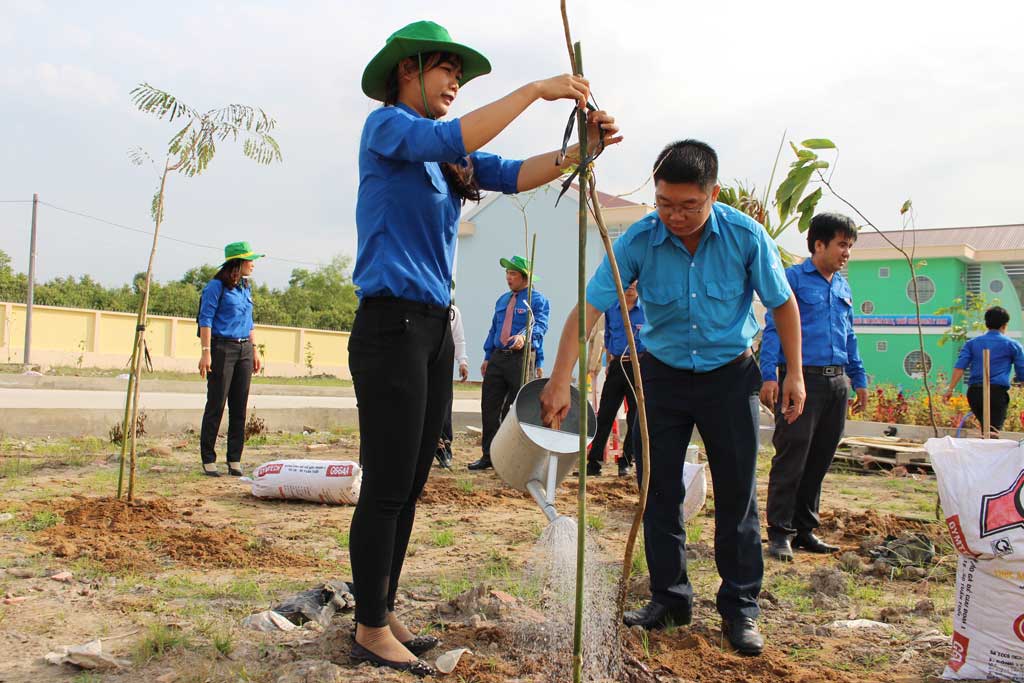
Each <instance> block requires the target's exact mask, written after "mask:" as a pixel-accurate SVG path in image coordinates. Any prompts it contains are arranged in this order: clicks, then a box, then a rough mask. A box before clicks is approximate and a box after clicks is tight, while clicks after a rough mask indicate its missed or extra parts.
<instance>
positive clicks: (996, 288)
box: [988, 280, 1003, 294]
mask: <svg viewBox="0 0 1024 683" xmlns="http://www.w3.org/2000/svg"><path fill="white" fill-rule="evenodd" d="M988 291H990V292H992V293H993V294H998V293H999V292H1001V291H1003V281H1002V280H993V281H992V282H990V283H988Z"/></svg>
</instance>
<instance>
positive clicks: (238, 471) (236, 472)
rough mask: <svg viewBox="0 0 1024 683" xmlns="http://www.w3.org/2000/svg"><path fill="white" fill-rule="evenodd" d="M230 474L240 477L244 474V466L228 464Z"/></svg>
mask: <svg viewBox="0 0 1024 683" xmlns="http://www.w3.org/2000/svg"><path fill="white" fill-rule="evenodd" d="M228 474H230V475H231V476H232V477H240V476H242V468H241V467H234V466H232V465H230V464H229V465H228Z"/></svg>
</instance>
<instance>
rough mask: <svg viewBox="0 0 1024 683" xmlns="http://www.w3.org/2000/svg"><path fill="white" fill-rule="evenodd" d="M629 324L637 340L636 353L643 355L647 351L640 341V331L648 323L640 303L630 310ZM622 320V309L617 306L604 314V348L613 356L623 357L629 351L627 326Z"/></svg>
mask: <svg viewBox="0 0 1024 683" xmlns="http://www.w3.org/2000/svg"><path fill="white" fill-rule="evenodd" d="M629 322H630V324H631V325H632V326H633V337H634V339H635V340H636V352H637V353H643V352H644V351H646V350H647V347H645V346H644V343H643V341H642V340H641V339H640V330H641V329H642V328H643V326H644V324H645V323H646V322H647V318H645V317H644V309H643V308H641V307H640V303H639V302H637V303H635V304H633V308H631V309H629ZM624 323H625V321H624V320H623V319H622V308H621V307H620V306H619V304H615V305H614V306H612V307H611V308H609V309H608V310H607V311H605V312H604V348H605V349H607V351H608V353H610V354H611V355H613V356H621V355H622V354H624V353H626V351H627V350H628V349H629V340H628V339H626V325H625V324H624Z"/></svg>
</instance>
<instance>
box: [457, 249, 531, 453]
mask: <svg viewBox="0 0 1024 683" xmlns="http://www.w3.org/2000/svg"><path fill="white" fill-rule="evenodd" d="M499 263H500V264H501V266H502V267H503V268H504V269H505V283H506V284H507V285H508V289H509V291H507V292H505V293H504V294H502V295H501V296H499V297H498V301H497V302H496V303H495V305H494V316H493V317H492V318H491V329H490V330H489V331H488V332H487V338H486V339H485V340H484V362H483V365H481V366H480V374H481V375H483V377H484V384H483V387H482V389H481V394H480V415H481V419H482V421H483V454H482V455H481V456H480V459H479V460H475V461H474V462H471V463H469V465H468V467H469V469H471V470H486V469H489V468H490V467H491V441H493V440H494V435H495V434H497V433H498V427H499V426H500V425H501V421H502V420H504V419H505V415H506V414H507V413H508V409H509V407H510V406H511V405H512V402H513V401H514V400H515V398H516V394H518V393H519V387H520V386H521V385H522V380H523V363H527V364H528V363H529V360H530V359H529V356H528V354H527V351H530V352H532V353H534V354H535V359H536V367H537V376H538V377H539V376H540V372H541V370H540V368H541V366H542V364H543V362H544V355H543V352H542V351H541V349H543V347H544V334H545V333H546V332H547V331H548V314H549V312H550V310H551V304H550V303H548V299H547V297H546V296H544V295H543V294H541V293H540V292H538V291H537V289H536V288H534V289H533V290H532V292H531V294H530V301H529V302H527V300H526V298H527V291H529V285H530V278H531V277H532V264H531V263H530V262H529V261H528V260H526V259H524V258H523V257H522V256H513V257H512V258H511V259H504V258H503V259H501V260H500V261H499ZM534 282H536V278H534ZM531 315H532V317H533V326H532V328H531V327H529V325H530V316H531ZM527 336H529V337H530V339H529V349H527Z"/></svg>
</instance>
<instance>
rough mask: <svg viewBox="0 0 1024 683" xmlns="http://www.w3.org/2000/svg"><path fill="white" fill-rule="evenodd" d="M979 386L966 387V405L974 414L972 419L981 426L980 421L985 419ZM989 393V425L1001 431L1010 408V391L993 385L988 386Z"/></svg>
mask: <svg viewBox="0 0 1024 683" xmlns="http://www.w3.org/2000/svg"><path fill="white" fill-rule="evenodd" d="M981 386H982V385H980V384H972V385H970V386H969V387H967V404H968V405H969V406H971V412H972V413H974V419H976V420H977V421H978V424H979V425H981V422H982V420H984V419H985V418H984V417H983V416H984V414H985V413H984V411H985V406H984V401H983V399H982V396H981ZM988 391H989V410H990V411H991V413H992V414H991V415H990V416H989V424H991V425H992V426H993V427H994V428H996V429H1002V428H1003V423H1004V422H1006V411H1007V409H1008V408H1009V407H1010V389H1009V387H1001V386H997V385H995V384H990V385H989V386H988Z"/></svg>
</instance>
